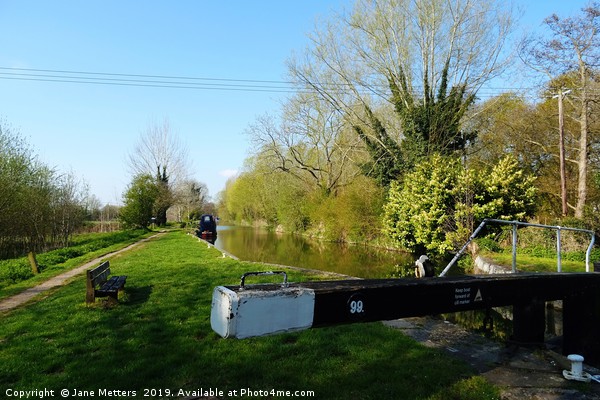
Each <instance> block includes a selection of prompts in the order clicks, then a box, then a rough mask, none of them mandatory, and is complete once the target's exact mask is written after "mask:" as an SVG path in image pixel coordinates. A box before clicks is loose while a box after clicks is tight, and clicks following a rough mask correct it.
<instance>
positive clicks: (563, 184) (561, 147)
mask: <svg viewBox="0 0 600 400" xmlns="http://www.w3.org/2000/svg"><path fill="white" fill-rule="evenodd" d="M570 92H571V91H570V90H567V91H566V92H563V90H562V89H560V90H559V92H558V94H557V95H556V96H553V98H558V153H559V154H558V158H559V160H560V195H561V200H562V216H563V217H566V216H567V212H568V208H567V173H566V169H565V127H564V111H563V98H564V96H566V95H567V94H569V93H570Z"/></svg>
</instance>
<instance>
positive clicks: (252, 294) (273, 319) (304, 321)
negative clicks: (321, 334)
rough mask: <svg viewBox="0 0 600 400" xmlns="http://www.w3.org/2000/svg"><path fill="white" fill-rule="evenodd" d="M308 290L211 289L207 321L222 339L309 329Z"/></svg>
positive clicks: (311, 294) (311, 299) (311, 307)
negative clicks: (211, 296)
mask: <svg viewBox="0 0 600 400" xmlns="http://www.w3.org/2000/svg"><path fill="white" fill-rule="evenodd" d="M314 305H315V294H314V291H313V290H311V289H305V288H281V289H278V290H269V291H263V290H259V289H255V288H252V289H245V290H240V291H233V290H230V289H227V288H226V287H224V286H217V287H216V288H215V290H214V291H213V299H212V309H211V314H210V324H211V327H212V329H213V330H214V331H215V332H216V333H218V334H219V335H221V336H222V337H224V338H228V337H235V338H238V339H243V338H248V337H253V336H264V335H270V334H274V333H283V332H291V331H298V330H303V329H308V328H310V327H311V326H312V321H313V316H314Z"/></svg>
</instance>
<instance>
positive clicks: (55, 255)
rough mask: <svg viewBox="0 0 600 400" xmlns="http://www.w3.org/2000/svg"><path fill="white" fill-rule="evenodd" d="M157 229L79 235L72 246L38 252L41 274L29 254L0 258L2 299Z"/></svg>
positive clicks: (148, 234) (0, 292) (119, 247)
mask: <svg viewBox="0 0 600 400" xmlns="http://www.w3.org/2000/svg"><path fill="white" fill-rule="evenodd" d="M154 233H155V232H151V231H146V230H132V231H119V232H110V233H92V234H84V235H79V236H76V237H75V239H74V240H73V243H72V245H71V246H69V247H66V248H62V249H57V250H52V251H49V252H47V253H42V254H38V255H37V260H38V263H39V264H40V271H41V272H40V273H39V274H37V275H33V274H32V272H31V266H30V265H29V261H28V260H27V257H22V258H18V259H12V260H1V261H0V300H2V299H4V298H6V297H8V296H12V295H14V294H16V293H19V292H22V291H23V290H25V289H28V288H31V287H34V286H36V285H39V284H40V283H42V282H44V281H46V280H48V279H50V278H52V277H54V276H56V275H59V274H61V273H63V272H65V271H68V270H70V269H73V268H75V267H77V266H79V265H82V264H85V263H86V262H88V261H91V260H93V259H95V258H97V257H101V256H103V255H104V254H108V253H111V252H114V251H117V250H120V249H122V248H124V247H127V246H129V245H130V244H132V243H135V242H137V241H138V240H140V239H142V238H144V237H149V236H151V235H153V234H154Z"/></svg>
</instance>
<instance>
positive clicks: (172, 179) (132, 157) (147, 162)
mask: <svg viewBox="0 0 600 400" xmlns="http://www.w3.org/2000/svg"><path fill="white" fill-rule="evenodd" d="M128 160H129V166H130V169H131V172H132V174H133V176H141V175H145V174H147V175H151V176H154V177H155V178H156V184H157V185H158V188H159V195H158V198H157V201H156V204H155V214H156V219H157V223H158V224H159V225H164V224H165V223H166V222H167V216H166V215H167V209H168V208H169V207H170V206H171V205H172V204H173V187H175V185H177V183H178V182H181V181H183V180H184V179H185V178H186V175H187V172H188V153H187V149H186V148H185V147H184V146H183V145H182V144H181V142H180V140H179V138H178V136H177V135H176V134H175V132H174V131H173V129H172V128H171V125H170V123H169V121H168V120H167V119H164V120H163V121H162V122H161V123H153V124H150V125H149V126H148V128H147V129H146V130H145V131H144V132H142V134H141V135H140V139H139V141H138V143H137V145H136V146H135V148H134V149H133V151H132V152H131V153H130V154H129V159H128Z"/></svg>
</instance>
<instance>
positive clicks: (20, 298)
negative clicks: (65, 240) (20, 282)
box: [0, 232, 164, 312]
mask: <svg viewBox="0 0 600 400" xmlns="http://www.w3.org/2000/svg"><path fill="white" fill-rule="evenodd" d="M163 234H164V232H160V233H157V234H155V235H152V236H150V237H148V238H145V239H142V240H140V241H138V242H135V243H133V244H130V245H129V246H127V247H125V248H122V249H121V250H117V251H113V252H112V253H108V254H105V255H103V256H102V257H98V258H95V259H93V260H91V261H89V262H87V263H85V264H83V265H80V266H79V267H76V268H73V269H71V270H69V271H67V272H64V273H62V274H60V275H57V276H55V277H53V278H50V279H48V280H47V281H46V282H43V283H41V284H39V285H37V286H35V287H32V288H29V289H26V290H25V291H23V292H21V293H19V294H16V295H14V296H11V297H8V298H6V299H4V300H1V301H0V312H3V311H9V310H12V309H14V308H16V307H19V306H20V305H23V304H25V303H27V302H28V301H30V300H32V299H33V298H34V297H36V296H37V295H39V294H41V293H44V292H46V291H48V290H50V289H52V288H55V287H58V286H62V285H64V284H65V283H66V282H67V281H69V280H70V279H71V278H73V277H75V276H77V275H79V274H82V273H84V272H85V271H86V270H87V269H89V268H92V267H94V266H95V265H97V264H99V263H100V262H101V261H102V260H105V259H107V258H110V257H113V256H115V255H117V254H120V253H124V252H126V251H129V250H131V249H132V248H134V247H136V246H138V245H140V244H141V243H144V242H147V241H149V240H151V239H154V238H156V237H157V236H160V235H163Z"/></svg>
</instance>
